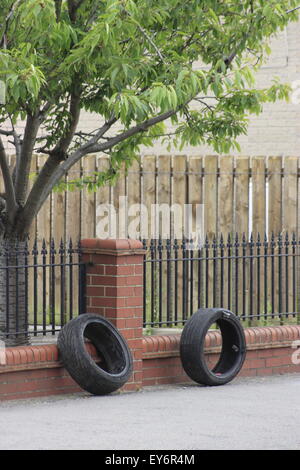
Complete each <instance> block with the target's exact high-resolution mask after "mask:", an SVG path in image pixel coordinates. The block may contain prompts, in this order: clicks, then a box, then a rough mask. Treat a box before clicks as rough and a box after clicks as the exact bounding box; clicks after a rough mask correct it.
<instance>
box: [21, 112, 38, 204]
mask: <svg viewBox="0 0 300 470" xmlns="http://www.w3.org/2000/svg"><path fill="white" fill-rule="evenodd" d="M40 124H41V121H40V119H39V117H38V116H37V115H35V116H31V115H29V114H28V115H27V120H26V126H25V131H24V139H23V143H22V149H21V154H20V162H19V165H18V171H17V173H16V181H15V188H16V199H17V203H18V204H19V205H21V206H22V205H24V203H25V199H26V195H27V189H28V182H29V173H30V165H31V159H32V153H33V149H34V145H35V142H36V137H37V133H38V131H39V127H40Z"/></svg>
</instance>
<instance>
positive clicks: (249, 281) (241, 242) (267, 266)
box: [144, 233, 300, 327]
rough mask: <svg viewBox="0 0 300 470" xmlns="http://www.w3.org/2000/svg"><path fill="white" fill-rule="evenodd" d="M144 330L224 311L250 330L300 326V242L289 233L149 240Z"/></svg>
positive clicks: (146, 246)
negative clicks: (204, 311)
mask: <svg viewBox="0 0 300 470" xmlns="http://www.w3.org/2000/svg"><path fill="white" fill-rule="evenodd" d="M144 248H146V250H147V251H146V255H145V259H144V286H145V288H144V326H145V327H174V326H179V327H180V326H182V325H184V323H185V322H186V320H187V319H188V318H189V317H190V316H191V315H192V314H193V313H194V312H195V311H196V310H197V309H198V308H200V307H204V308H209V307H223V308H226V309H229V310H231V311H233V312H234V313H236V314H237V315H239V316H240V318H241V320H242V321H243V324H244V325H245V326H255V325H270V324H273V325H275V324H286V323H298V324H300V262H299V253H300V240H299V239H297V238H296V235H295V234H292V235H291V236H289V234H288V233H285V234H279V235H278V236H275V235H274V234H271V235H270V236H267V234H265V235H264V236H263V237H261V236H260V234H257V236H256V237H255V238H254V236H253V235H251V236H250V238H249V239H248V238H247V237H246V236H245V235H241V236H239V235H237V234H236V235H231V234H229V235H227V236H226V237H224V236H223V235H220V237H218V238H217V237H215V236H214V237H212V238H211V239H209V238H208V236H207V237H206V239H205V241H204V243H203V244H202V245H201V246H197V247H196V246H194V245H193V243H192V242H189V241H188V240H181V241H180V242H179V241H178V240H174V241H171V240H161V239H159V240H150V241H145V240H144Z"/></svg>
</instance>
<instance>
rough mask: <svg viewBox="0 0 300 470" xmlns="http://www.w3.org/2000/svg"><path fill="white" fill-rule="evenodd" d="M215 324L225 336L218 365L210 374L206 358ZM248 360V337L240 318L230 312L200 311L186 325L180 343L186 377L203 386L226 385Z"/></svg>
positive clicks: (215, 309) (216, 309) (214, 309)
mask: <svg viewBox="0 0 300 470" xmlns="http://www.w3.org/2000/svg"><path fill="white" fill-rule="evenodd" d="M213 323H216V324H217V325H218V326H219V328H220V332H221V335H222V349H221V354H220V357H219V360H218V362H217V364H216V365H215V366H214V367H213V368H212V369H211V370H210V369H209V367H208V365H207V362H206V360H205V355H204V341H205V336H206V334H207V332H208V330H209V328H210V326H211V325H212V324H213ZM245 356H246V341H245V334H244V330H243V327H242V325H241V324H240V320H239V318H238V317H237V316H236V315H234V314H233V313H232V312H230V311H229V310H224V309H220V308H211V309H205V308H201V309H199V310H198V311H197V312H196V313H194V315H192V317H191V318H190V319H189V320H188V321H187V322H186V324H185V326H184V328H183V332H182V335H181V340H180V357H181V362H182V366H183V368H184V370H185V372H186V373H187V375H188V376H189V377H190V378H191V379H192V380H194V381H195V382H197V383H199V384H203V385H224V384H226V383H227V382H230V381H231V380H232V379H233V378H234V377H235V376H236V375H237V374H238V373H239V371H240V370H241V368H242V366H243V363H244V360H245Z"/></svg>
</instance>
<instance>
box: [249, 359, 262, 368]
mask: <svg viewBox="0 0 300 470" xmlns="http://www.w3.org/2000/svg"><path fill="white" fill-rule="evenodd" d="M265 367H266V360H265V359H250V360H247V359H246V361H245V364H244V368H245V369H246V368H248V369H262V368H265Z"/></svg>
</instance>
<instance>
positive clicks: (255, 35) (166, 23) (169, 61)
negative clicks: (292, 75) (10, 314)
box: [0, 0, 298, 342]
mask: <svg viewBox="0 0 300 470" xmlns="http://www.w3.org/2000/svg"><path fill="white" fill-rule="evenodd" d="M1 6H2V9H1V12H0V74H1V75H0V79H1V80H2V81H3V82H4V83H5V86H6V104H4V105H2V106H1V105H0V126H1V127H0V167H1V170H2V177H3V182H4V187H5V193H4V194H2V195H1V198H0V239H1V251H3V252H9V251H10V250H11V249H12V246H14V243H15V242H16V241H17V242H18V243H22V242H23V240H24V239H25V238H26V236H27V234H28V231H29V228H30V225H31V223H32V221H33V220H34V218H35V216H36V215H37V213H38V211H39V210H40V208H41V206H42V205H43V203H44V201H45V200H46V199H47V197H48V195H49V194H50V192H51V190H52V189H53V187H54V186H55V185H58V184H59V183H60V181H61V180H62V178H63V177H64V175H65V174H66V172H67V171H68V170H69V169H70V168H71V167H72V166H73V165H74V164H75V163H76V162H78V161H79V160H80V159H82V158H83V157H85V156H86V155H88V154H92V153H96V152H99V153H109V155H110V162H111V166H110V169H109V170H108V171H107V172H106V173H103V174H98V175H93V176H92V177H91V178H86V179H85V181H83V182H82V181H81V182H79V181H74V182H73V185H75V186H76V185H81V184H87V185H89V186H90V187H98V186H101V185H102V184H103V182H105V181H108V180H110V179H113V178H115V175H116V174H117V173H118V169H119V168H120V165H121V163H122V162H125V163H126V165H130V163H131V162H132V160H133V159H134V158H136V157H137V156H138V154H139V148H140V147H141V146H142V145H148V146H151V145H152V143H153V141H154V140H155V139H158V138H162V137H163V138H165V139H167V140H169V141H170V142H172V144H174V145H180V146H184V145H185V144H192V145H199V144H201V143H203V142H207V143H208V144H210V145H211V146H213V148H214V149H215V150H216V151H217V152H228V151H229V150H230V148H231V147H232V146H236V147H238V144H237V142H236V138H237V137H238V136H239V135H240V134H242V133H246V130H247V116H248V114H249V113H259V112H261V110H262V106H263V103H265V102H267V101H275V100H276V99H278V98H287V95H288V86H287V85H283V84H280V83H279V82H274V83H273V84H272V86H271V87H270V88H269V89H265V90H258V89H256V88H255V85H254V75H253V74H254V72H255V70H257V69H258V68H259V67H260V66H261V64H262V63H263V61H264V58H265V57H266V55H267V54H268V52H269V46H268V40H269V38H270V37H271V36H272V34H274V33H275V32H276V31H278V30H282V29H283V28H284V27H285V26H286V25H287V23H288V22H289V21H291V20H296V19H297V10H298V6H297V3H296V1H295V0H289V1H279V0H269V1H268V2H265V1H263V0H245V1H243V2H240V1H237V0H232V1H230V0H205V1H201V0H188V1H183V0H2V5H1ZM196 62H197V63H198V66H195V64H196ZM82 109H84V110H87V111H91V112H94V113H96V114H97V115H98V116H99V124H98V127H97V129H94V130H93V131H91V132H90V133H85V132H82V131H81V130H80V127H79V117H80V111H81V110H82ZM19 120H23V121H24V123H25V125H24V132H23V135H19V134H18V133H17V131H16V123H17V122H18V121H19ZM167 120H170V121H171V125H172V131H170V130H168V129H170V128H169V127H166V121H167ZM7 123H9V124H10V127H9V128H7ZM4 124H5V125H4ZM41 131H42V132H41ZM1 136H2V137H1ZM3 136H8V137H9V138H10V139H11V140H12V142H13V144H14V147H15V154H16V164H15V167H14V169H13V171H10V169H9V167H8V163H7V155H6V152H5V147H4V144H3ZM34 153H43V154H45V155H46V156H47V158H46V160H45V164H44V166H43V168H42V169H41V170H40V172H39V174H38V175H37V177H36V179H35V181H34V184H33V187H32V189H31V190H30V191H29V190H28V187H29V179H30V164H31V159H32V156H33V154H34ZM11 276H12V275H11ZM19 281H20V279H19ZM14 283H15V281H14V280H13V278H11V279H10V285H11V286H12V294H13V293H14V292H15V289H16V287H13V286H14V285H15V284H14ZM2 284H3V283H2V282H1V279H0V331H1V329H2V330H3V328H4V318H3V317H4V312H5V295H4V292H3V285H2ZM20 285H21V284H20ZM20 290H21V287H19V290H18V293H19V296H20ZM19 309H20V302H19ZM12 310H13V309H12ZM1 312H2V313H1ZM11 323H12V324H13V323H14V321H13V318H12V322H11ZM16 341H17V340H16ZM20 341H24V338H22V336H19V340H18V341H17V342H20Z"/></svg>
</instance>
